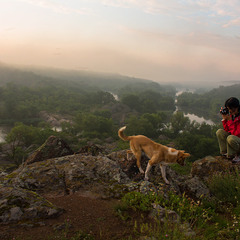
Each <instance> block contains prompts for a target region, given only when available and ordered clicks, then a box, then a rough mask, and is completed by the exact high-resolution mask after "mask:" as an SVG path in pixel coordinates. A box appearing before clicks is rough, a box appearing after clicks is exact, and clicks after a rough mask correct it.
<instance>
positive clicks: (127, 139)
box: [118, 126, 130, 141]
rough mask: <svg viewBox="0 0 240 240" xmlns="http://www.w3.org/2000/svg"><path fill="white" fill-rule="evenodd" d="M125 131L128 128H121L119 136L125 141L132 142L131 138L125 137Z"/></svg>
mask: <svg viewBox="0 0 240 240" xmlns="http://www.w3.org/2000/svg"><path fill="white" fill-rule="evenodd" d="M125 129H126V126H124V127H122V128H120V129H119V130H118V136H119V137H120V138H121V139H122V140H124V141H129V140H130V137H129V136H126V135H124V133H123V131H124V130H125Z"/></svg>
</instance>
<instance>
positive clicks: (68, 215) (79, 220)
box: [0, 193, 133, 240]
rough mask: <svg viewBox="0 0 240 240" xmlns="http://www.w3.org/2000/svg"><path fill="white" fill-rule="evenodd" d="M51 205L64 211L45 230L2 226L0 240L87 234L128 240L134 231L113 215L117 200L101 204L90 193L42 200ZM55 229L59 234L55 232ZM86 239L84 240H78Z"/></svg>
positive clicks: (112, 239)
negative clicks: (79, 232) (47, 201)
mask: <svg viewBox="0 0 240 240" xmlns="http://www.w3.org/2000/svg"><path fill="white" fill-rule="evenodd" d="M45 197H46V198H47V199H48V200H49V201H50V202H52V203H53V204H55V205H57V206H58V207H61V208H63V209H65V210H66V212H65V213H64V214H62V215H61V216H59V217H58V218H57V219H48V220H45V221H44V222H42V225H43V223H44V226H38V227H30V226H29V225H27V226H26V227H22V226H21V227H19V226H18V225H17V226H16V225H15V226H14V225H12V226H1V225H0V239H1V240H28V239H29V240H30V239H34V240H45V239H59V238H55V237H53V236H56V235H58V236H59V235H60V236H63V235H66V233H68V234H67V237H66V238H63V239H71V237H72V236H76V232H78V231H81V232H84V233H90V234H91V235H92V236H93V237H94V238H93V239H104V240H108V239H109V240H110V239H111V240H114V239H128V237H129V236H130V235H132V230H133V227H132V226H130V225H131V224H130V225H129V224H127V223H126V222H123V221H122V220H121V219H120V218H119V217H117V216H116V214H115V212H114V206H115V205H116V204H118V203H119V200H116V199H112V200H103V199H100V198H96V196H95V195H93V194H91V193H81V194H80V193H74V194H72V195H67V196H53V195H52V196H50V195H49V196H45ZM56 229H58V230H56ZM79 239H85V238H79ZM87 239H88V238H87Z"/></svg>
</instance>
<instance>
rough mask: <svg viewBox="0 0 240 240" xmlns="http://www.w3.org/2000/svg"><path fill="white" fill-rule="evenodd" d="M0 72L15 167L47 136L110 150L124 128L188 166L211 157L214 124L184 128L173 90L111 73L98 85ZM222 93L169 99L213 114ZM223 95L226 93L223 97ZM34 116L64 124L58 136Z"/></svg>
mask: <svg viewBox="0 0 240 240" xmlns="http://www.w3.org/2000/svg"><path fill="white" fill-rule="evenodd" d="M2 70H4V71H3V73H4V74H2V75H1V76H0V116H1V118H0V124H1V125H2V126H4V125H6V126H11V131H10V132H9V133H8V135H7V136H6V143H7V144H10V145H11V149H12V150H11V153H9V156H8V157H9V160H10V161H14V162H15V163H16V164H20V163H21V162H22V160H23V159H26V157H27V156H28V155H29V153H30V152H31V151H32V150H33V149H34V148H35V149H36V147H37V146H40V145H41V144H43V143H44V141H45V140H46V139H47V137H48V136H50V135H58V136H60V137H62V138H63V139H65V140H66V141H67V142H68V143H69V144H70V145H71V147H72V148H73V149H74V150H75V151H77V150H78V149H79V148H80V147H81V146H83V145H84V144H86V143H87V142H89V141H91V142H94V143H96V144H99V143H101V144H104V142H105V139H108V141H109V138H110V139H111V140H110V141H111V142H115V143H116V148H119V149H122V148H127V147H128V145H127V144H125V143H123V142H122V141H121V140H119V139H118V136H117V130H118V128H119V127H121V126H123V125H127V131H126V133H127V134H131V135H137V134H143V135H146V136H148V137H149V138H151V139H153V140H155V141H157V142H159V143H162V144H170V145H174V146H175V147H176V148H180V149H184V150H185V151H188V152H190V153H191V155H192V157H191V159H190V161H195V160H197V159H199V158H201V157H204V156H206V155H216V154H218V145H217V142H216V136H215V132H216V130H217V129H218V128H219V126H218V125H208V124H206V123H202V124H199V123H197V122H195V121H193V122H191V121H190V119H189V118H187V117H185V116H184V114H183V112H181V111H178V112H175V94H176V91H177V90H176V89H175V88H174V86H171V85H161V84H159V83H156V82H152V81H148V80H143V79H132V78H128V77H123V76H121V77H120V76H114V75H107V77H106V75H99V79H98V78H97V75H96V74H92V75H91V74H90V73H89V74H86V73H85V75H84V74H81V73H75V74H73V73H71V74H70V75H68V74H67V73H66V72H64V73H65V74H62V75H61V72H59V73H58V74H57V72H56V71H53V72H50V73H51V74H50V73H49V70H48V71H46V74H45V75H40V74H43V72H42V71H41V73H39V72H38V73H35V72H29V71H22V70H16V69H12V68H4V67H2ZM68 76H69V78H68ZM84 76H85V77H86V80H85V81H84ZM91 76H92V78H91ZM57 77H58V78H57ZM78 77H79V80H78ZM97 79H98V80H97ZM108 83H109V84H108ZM110 83H111V84H110ZM113 83H114V84H113ZM224 89H225V87H220V88H219V89H214V90H212V91H211V92H209V93H204V94H203V95H200V94H195V93H183V94H182V95H180V96H179V97H178V99H177V101H178V105H179V106H180V107H181V108H184V107H186V108H187V109H192V108H193V109H195V110H198V109H199V110H202V111H205V112H209V115H211V114H212V115H216V111H217V110H216V109H217V107H218V106H219V104H220V102H221V101H223V100H222V98H223V96H222V95H223V94H221V92H224ZM230 89H231V87H229V88H228V87H227V88H226V92H227V91H228V90H229V91H230ZM235 89H236V87H235ZM226 92H225V95H224V96H227V93H226ZM219 95H221V97H222V98H220V97H219ZM116 96H117V97H116ZM213 96H215V98H214V97H213ZM209 102H210V104H209ZM194 106H198V107H197V108H194ZM214 108H215V111H213V109H214ZM42 111H45V112H47V113H48V114H50V115H51V114H58V115H59V116H62V117H64V118H65V119H68V120H69V121H67V122H63V123H62V124H61V131H60V132H57V131H55V130H54V126H52V125H51V124H50V123H48V122H46V121H44V120H43V119H42V118H41V116H40V114H39V113H40V112H42Z"/></svg>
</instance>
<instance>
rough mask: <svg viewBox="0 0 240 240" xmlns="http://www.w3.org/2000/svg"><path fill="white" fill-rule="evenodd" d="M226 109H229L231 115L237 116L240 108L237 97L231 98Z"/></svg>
mask: <svg viewBox="0 0 240 240" xmlns="http://www.w3.org/2000/svg"><path fill="white" fill-rule="evenodd" d="M225 107H226V108H228V109H229V112H230V114H232V115H236V114H237V113H238V112H239V108H240V106H239V100H238V99H237V98H235V97H231V98H229V99H228V100H227V101H226V102H225Z"/></svg>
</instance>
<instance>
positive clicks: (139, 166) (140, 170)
mask: <svg viewBox="0 0 240 240" xmlns="http://www.w3.org/2000/svg"><path fill="white" fill-rule="evenodd" d="M141 155H142V152H141V151H139V152H136V153H135V157H136V159H137V166H138V169H139V172H140V173H144V171H143V169H142V167H141Z"/></svg>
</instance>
